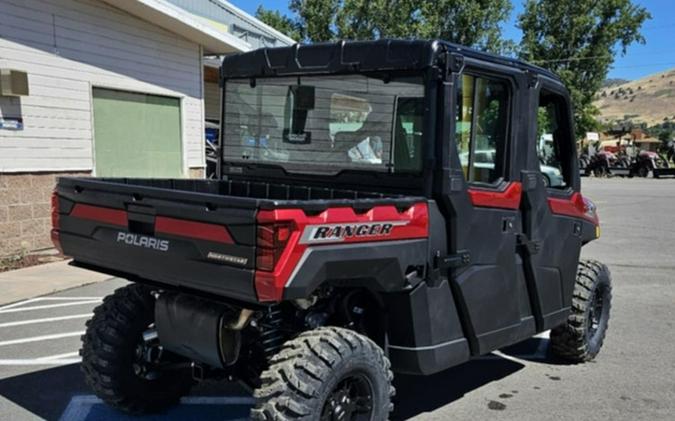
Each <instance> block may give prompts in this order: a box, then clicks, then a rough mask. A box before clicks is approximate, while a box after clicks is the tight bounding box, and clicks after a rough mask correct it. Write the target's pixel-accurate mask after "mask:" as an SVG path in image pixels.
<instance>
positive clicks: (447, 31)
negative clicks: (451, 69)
mask: <svg viewBox="0 0 675 421" xmlns="http://www.w3.org/2000/svg"><path fill="white" fill-rule="evenodd" d="M289 9H290V10H291V12H292V14H293V16H292V17H287V16H282V15H280V14H278V12H276V13H277V15H274V12H270V11H268V10H265V9H264V8H262V7H261V8H259V9H258V12H257V13H256V16H257V17H258V18H260V19H261V20H263V21H264V22H265V23H267V24H269V25H271V26H273V27H275V28H276V29H278V30H280V31H282V32H284V33H286V34H288V35H289V36H291V35H290V34H289V32H288V31H289V27H290V28H301V33H300V37H299V38H296V39H298V40H299V41H305V42H320V41H332V40H338V39H355V40H365V39H380V38H426V39H429V38H440V39H444V40H447V41H450V42H455V43H458V44H462V45H470V46H474V47H477V48H479V49H482V50H487V51H493V52H508V51H513V44H512V43H511V42H510V41H505V40H503V39H502V31H501V25H502V24H503V23H504V22H505V21H506V20H507V19H508V18H509V15H510V13H511V10H512V5H511V0H291V1H290V2H289ZM280 18H281V19H280ZM288 23H292V24H293V25H290V26H289V25H288Z"/></svg>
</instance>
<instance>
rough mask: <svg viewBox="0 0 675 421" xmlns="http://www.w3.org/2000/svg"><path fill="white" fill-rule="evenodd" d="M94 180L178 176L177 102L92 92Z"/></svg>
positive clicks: (178, 120)
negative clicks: (99, 178) (100, 178)
mask: <svg viewBox="0 0 675 421" xmlns="http://www.w3.org/2000/svg"><path fill="white" fill-rule="evenodd" d="M93 97H94V150H95V155H96V162H95V166H96V175H97V176H99V177H180V176H182V173H183V160H182V152H181V149H182V148H181V126H180V100H179V99H177V98H170V97H165V96H157V95H146V94H139V93H132V92H125V91H116V90H110V89H101V88H94V90H93Z"/></svg>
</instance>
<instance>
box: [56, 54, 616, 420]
mask: <svg viewBox="0 0 675 421" xmlns="http://www.w3.org/2000/svg"><path fill="white" fill-rule="evenodd" d="M221 78H222V80H221V83H222V89H223V95H222V131H221V135H220V142H219V144H220V145H221V146H222V149H221V154H220V161H219V168H218V171H219V177H218V179H216V180H189V179H105V178H68V177H66V178H62V179H60V180H59V182H58V186H57V189H56V192H55V195H54V201H53V206H54V210H53V223H54V230H53V232H52V233H53V238H54V241H55V242H56V243H57V244H59V245H60V247H62V249H63V251H64V253H65V254H67V255H70V256H73V258H74V262H75V264H76V265H80V266H83V267H88V268H93V269H95V270H98V271H101V272H105V273H109V274H112V275H116V276H120V277H124V278H126V279H129V280H130V281H132V282H133V283H132V284H130V285H129V286H126V287H124V288H121V289H119V290H117V291H116V292H115V293H114V294H112V295H111V296H109V297H107V298H106V299H105V300H104V302H103V304H101V305H100V306H99V307H98V308H97V309H96V310H95V312H94V316H93V318H92V319H91V320H90V321H89V322H88V323H87V332H86V334H85V335H84V337H83V344H82V350H81V354H82V368H83V370H84V373H85V376H86V379H87V382H88V384H89V385H90V386H91V387H92V388H93V389H94V391H95V392H96V394H97V395H98V396H100V397H101V399H103V400H104V401H106V402H107V403H109V404H110V405H112V406H114V407H116V408H119V409H121V410H124V411H128V412H132V413H140V412H147V411H157V410H161V409H162V408H164V407H166V406H168V405H171V404H174V403H176V402H178V399H179V398H180V397H181V396H182V395H184V394H186V393H187V392H188V390H189V389H190V386H191V385H192V384H193V381H196V380H200V379H203V378H222V379H234V380H239V381H241V382H243V383H245V384H247V385H249V386H250V387H251V388H252V389H255V392H254V396H255V398H256V400H257V403H256V404H255V406H254V407H253V409H252V412H251V417H252V418H253V419H259V420H262V419H265V420H268V419H269V420H271V419H274V420H277V419H303V420H304V419H308V420H310V419H311V420H361V419H363V420H384V419H386V418H387V417H388V415H389V413H390V411H391V410H392V403H391V398H392V395H393V394H394V389H393V387H392V377H393V374H392V372H399V373H412V374H420V375H429V374H432V373H436V372H439V371H441V370H445V369H447V368H449V367H452V366H454V365H457V364H461V363H463V362H465V361H468V360H470V359H471V358H472V357H476V356H478V355H481V354H485V353H488V352H490V351H493V350H495V349H498V348H500V347H504V346H506V345H509V344H513V343H515V342H518V341H522V340H524V339H526V338H529V337H531V336H533V335H535V334H537V333H539V332H542V331H546V330H548V329H552V330H551V345H552V351H553V353H554V354H555V355H557V356H559V357H561V358H564V359H567V360H569V361H574V362H583V361H588V360H591V359H592V358H594V357H595V356H596V354H597V353H598V351H599V350H600V348H601V346H602V342H603V339H604V336H605V331H606V329H607V322H608V317H609V308H610V294H611V290H610V275H609V272H608V270H607V268H606V267H605V266H604V265H602V264H600V263H598V262H595V261H579V255H580V250H581V247H582V246H583V245H584V244H586V243H588V242H589V241H591V240H594V239H596V238H597V237H598V236H599V228H598V218H597V215H596V210H595V206H594V205H593V204H592V203H591V202H590V201H589V200H587V199H586V198H584V197H583V196H582V195H581V193H580V181H579V171H578V168H577V156H576V148H575V141H574V137H573V133H574V130H573V127H572V113H571V109H570V105H569V94H568V92H567V90H566V89H565V88H564V87H563V86H562V84H561V82H560V80H559V79H558V78H557V77H556V76H555V75H553V74H551V73H549V72H547V71H545V70H543V69H540V68H538V67H534V66H531V65H528V64H525V63H522V62H519V61H515V60H511V59H507V58H502V57H498V56H494V55H489V54H484V53H480V52H477V51H474V50H471V49H468V48H464V47H461V46H457V45H452V44H448V43H445V42H442V41H374V42H340V43H334V44H317V45H308V46H304V45H296V46H293V47H287V48H286V47H284V48H275V49H262V50H257V51H254V52H250V53H245V54H240V55H233V56H228V57H226V58H225V60H224V62H223V66H222V70H221ZM539 112H545V113H547V115H548V118H547V119H546V120H547V123H546V126H545V127H537V115H538V113H539ZM542 133H544V134H550V135H551V139H552V141H551V142H547V145H548V146H547V147H545V148H540V147H539V146H538V144H539V142H538V139H540V138H541V135H542ZM479 151H494V152H493V153H492V152H491V153H489V154H484V153H483V155H484V156H481V157H480V159H478V158H477V154H478V153H482V152H479ZM542 162H545V163H546V165H547V166H549V167H554V168H556V169H557V170H558V171H560V174H561V175H562V181H560V182H558V183H556V185H552V184H551V183H549V185H548V187H546V186H545V183H544V178H543V176H542V170H541V165H542ZM403 399H405V397H404V398H403Z"/></svg>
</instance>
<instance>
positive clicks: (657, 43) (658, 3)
mask: <svg viewBox="0 0 675 421" xmlns="http://www.w3.org/2000/svg"><path fill="white" fill-rule="evenodd" d="M229 1H230V3H233V4H234V5H235V6H237V7H239V8H240V9H243V10H244V11H246V12H248V13H250V14H251V15H253V14H255V10H256V9H257V8H258V5H260V4H262V5H263V6H264V7H265V8H267V9H274V10H279V11H280V12H282V13H285V14H289V11H288V0H229ZM634 3H637V4H639V5H641V6H643V7H646V8H647V10H649V12H650V13H651V14H652V19H651V20H649V21H647V22H646V23H645V24H644V26H643V29H642V34H643V35H644V37H645V39H646V41H647V42H646V44H645V45H639V44H633V45H631V46H630V47H628V51H627V53H626V55H625V56H623V57H621V56H619V57H617V58H616V61H615V62H614V66H613V68H612V69H611V70H610V72H609V75H608V77H609V78H621V79H629V80H635V79H639V78H641V77H644V76H647V75H649V74H652V73H658V72H662V71H664V70H667V69H671V68H674V67H675V19H674V17H675V1H674V0H634ZM513 5H514V10H513V12H512V13H511V19H510V20H509V22H507V23H506V24H505V25H504V27H503V31H504V36H505V37H506V38H510V39H513V40H515V41H519V40H520V35H521V34H520V30H519V29H518V28H516V17H517V15H518V14H519V13H520V12H521V11H522V9H523V7H522V1H521V0H513Z"/></svg>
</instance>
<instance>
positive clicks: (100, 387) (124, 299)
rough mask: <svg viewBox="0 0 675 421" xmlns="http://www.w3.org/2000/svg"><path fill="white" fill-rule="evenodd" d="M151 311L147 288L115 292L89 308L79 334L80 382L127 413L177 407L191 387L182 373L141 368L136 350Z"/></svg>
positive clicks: (152, 303)
mask: <svg viewBox="0 0 675 421" xmlns="http://www.w3.org/2000/svg"><path fill="white" fill-rule="evenodd" d="M154 308H155V300H154V298H153V297H152V295H150V289H149V288H147V287H145V286H143V285H140V284H130V285H127V286H125V287H123V288H119V289H117V290H116V291H115V292H114V293H113V294H112V295H109V296H107V297H105V299H104V300H103V304H101V305H99V306H98V307H96V308H95V309H94V317H92V318H91V320H89V321H87V331H86V333H85V334H84V335H83V336H82V349H80V355H81V356H82V372H83V373H84V378H85V381H86V382H87V384H88V385H89V386H90V387H91V388H92V389H93V390H94V393H96V396H98V397H99V398H101V399H102V400H103V401H104V402H105V403H107V404H108V405H110V406H112V407H114V408H117V409H119V410H121V411H124V412H127V413H131V414H141V413H150V412H157V411H161V410H163V409H165V408H167V407H169V406H171V405H174V404H176V403H178V400H179V399H180V397H181V396H183V395H185V394H187V393H188V392H189V391H190V387H191V386H192V377H191V375H190V372H189V371H187V370H171V371H166V370H165V371H162V370H161V369H158V368H153V369H152V371H149V370H146V364H147V363H146V362H145V361H144V360H143V358H142V357H141V356H140V355H139V354H144V353H142V352H139V346H143V345H144V344H145V341H144V339H143V332H145V331H146V330H147V329H148V327H149V326H150V325H151V324H152V323H153V322H154ZM141 349H143V348H141ZM165 354H168V353H166V352H165ZM174 357H175V356H174ZM175 358H177V357H175Z"/></svg>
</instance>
